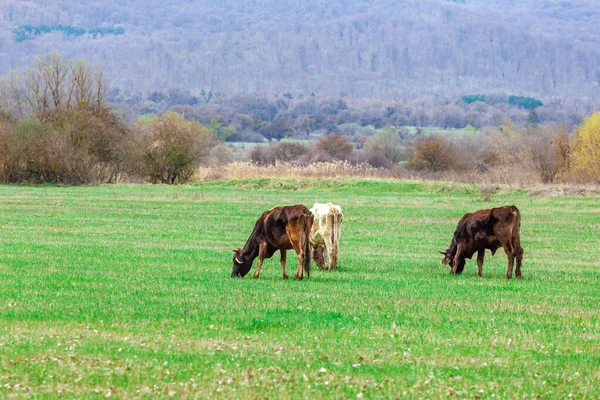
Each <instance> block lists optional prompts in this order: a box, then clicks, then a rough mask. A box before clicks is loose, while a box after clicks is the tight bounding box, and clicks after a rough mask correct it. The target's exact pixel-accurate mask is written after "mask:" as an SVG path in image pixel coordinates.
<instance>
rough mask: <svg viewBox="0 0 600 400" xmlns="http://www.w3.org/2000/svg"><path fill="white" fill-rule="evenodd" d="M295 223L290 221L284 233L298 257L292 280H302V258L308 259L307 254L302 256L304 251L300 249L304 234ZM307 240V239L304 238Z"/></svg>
mask: <svg viewBox="0 0 600 400" xmlns="http://www.w3.org/2000/svg"><path fill="white" fill-rule="evenodd" d="M298 225H299V224H298V222H297V221H291V222H290V223H289V224H288V226H287V227H286V229H285V230H286V233H287V235H288V238H289V239H290V242H291V243H292V246H293V247H294V250H295V251H296V254H297V255H298V268H296V273H295V274H294V279H298V280H302V278H303V277H304V274H303V271H304V269H303V268H302V265H303V263H304V257H305V256H306V257H309V255H308V254H306V255H304V249H303V248H302V235H303V234H304V233H303V231H302V230H301V229H299V228H300V227H299V226H298ZM306 240H308V238H306Z"/></svg>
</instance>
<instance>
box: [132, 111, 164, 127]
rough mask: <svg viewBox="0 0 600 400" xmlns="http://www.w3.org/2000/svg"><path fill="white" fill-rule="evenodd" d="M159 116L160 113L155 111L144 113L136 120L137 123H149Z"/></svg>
mask: <svg viewBox="0 0 600 400" xmlns="http://www.w3.org/2000/svg"><path fill="white" fill-rule="evenodd" d="M157 118H158V115H156V114H153V113H148V114H142V115H140V116H139V117H138V119H136V120H135V125H148V124H150V123H152V121H154V120H155V119H157Z"/></svg>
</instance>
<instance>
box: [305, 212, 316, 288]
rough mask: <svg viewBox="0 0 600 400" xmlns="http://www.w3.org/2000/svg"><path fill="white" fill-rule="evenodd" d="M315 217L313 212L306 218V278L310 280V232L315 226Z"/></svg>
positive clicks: (306, 215)
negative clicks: (313, 225)
mask: <svg viewBox="0 0 600 400" xmlns="http://www.w3.org/2000/svg"><path fill="white" fill-rule="evenodd" d="M313 219H314V217H313V215H312V213H311V212H309V213H308V214H305V216H304V234H303V235H302V236H303V240H304V260H303V261H304V265H303V268H304V272H306V277H307V278H310V230H311V229H312V224H313Z"/></svg>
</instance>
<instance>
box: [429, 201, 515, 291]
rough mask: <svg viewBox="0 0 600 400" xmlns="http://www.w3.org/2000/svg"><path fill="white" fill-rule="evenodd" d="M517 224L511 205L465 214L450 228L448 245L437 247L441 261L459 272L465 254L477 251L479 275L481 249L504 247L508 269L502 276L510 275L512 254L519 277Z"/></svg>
mask: <svg viewBox="0 0 600 400" xmlns="http://www.w3.org/2000/svg"><path fill="white" fill-rule="evenodd" d="M520 227H521V213H520V212H519V209H518V208H517V207H515V206H504V207H498V208H492V209H489V210H479V211H475V212H473V213H467V214H465V215H464V216H463V217H462V218H461V219H460V221H459V222H458V226H457V227H456V231H454V237H453V238H452V243H451V244H450V248H449V249H447V250H445V251H440V253H442V254H443V255H444V259H443V260H442V264H444V265H446V264H449V265H450V267H451V269H450V273H451V274H460V273H462V271H463V269H464V268H465V258H468V259H470V258H471V257H472V256H473V254H475V253H477V267H478V274H479V276H482V275H483V259H484V257H485V250H486V249H489V250H491V251H492V255H494V253H495V252H496V250H498V248H500V247H502V248H504V252H505V253H506V256H507V257H508V270H507V271H506V277H507V278H508V279H510V278H511V277H512V270H513V264H514V260H515V258H516V259H517V269H516V271H515V275H516V277H517V279H522V276H521V263H522V261H523V248H522V247H521V241H520V238H519V229H520Z"/></svg>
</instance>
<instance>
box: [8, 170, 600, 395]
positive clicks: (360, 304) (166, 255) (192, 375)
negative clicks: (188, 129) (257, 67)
mask: <svg viewBox="0 0 600 400" xmlns="http://www.w3.org/2000/svg"><path fill="white" fill-rule="evenodd" d="M294 182H295V181H294ZM286 187H299V186H298V185H285V184H284V185H281V184H280V180H279V179H276V180H269V179H255V180H242V181H226V182H217V183H201V184H198V185H197V186H174V187H166V186H150V185H140V186H128V185H116V186H95V187H53V186H6V185H1V186H0V202H1V203H0V204H1V209H2V211H1V212H0V227H1V230H0V232H1V233H0V397H9V396H15V395H16V396H22V397H24V396H36V397H49V396H58V395H60V394H62V395H66V396H67V397H74V398H75V397H77V398H80V397H82V396H83V395H84V394H88V395H89V394H96V396H97V397H100V396H109V395H113V396H115V397H117V398H130V397H168V396H173V397H183V396H189V397H193V396H196V397H199V398H207V397H209V396H216V397H227V398H236V397H238V398H393V397H402V396H406V397H407V398H439V397H445V396H455V397H457V398H482V399H483V398H492V397H497V398H504V399H508V398H534V397H541V398H567V397H570V396H573V397H574V398H580V399H581V398H590V399H592V398H596V399H597V398H600V307H599V304H600V283H599V280H600V253H599V246H598V244H599V234H600V198H599V197H533V198H532V197H530V196H529V195H528V194H527V193H526V192H524V191H515V192H505V193H503V194H497V195H492V202H482V201H481V195H480V194H479V191H478V190H477V188H476V187H474V186H467V185H455V184H441V183H440V184H430V183H416V182H394V181H359V180H323V181H305V182H304V183H303V185H301V186H300V189H299V190H295V191H281V189H278V188H286ZM316 200H318V201H332V202H335V203H338V204H340V205H341V206H342V207H343V208H344V212H345V216H346V218H345V222H344V224H345V225H344V226H343V228H342V239H341V258H340V265H339V267H340V268H339V270H338V271H333V272H323V271H318V270H316V269H314V270H313V272H312V274H311V278H310V279H309V280H306V279H305V280H304V281H301V282H298V281H294V280H291V279H290V280H287V281H284V280H282V279H281V267H280V266H279V263H278V260H277V255H276V256H275V257H274V258H273V259H271V260H268V261H267V262H266V263H265V265H264V268H263V270H262V274H261V278H260V279H259V280H253V279H252V278H251V277H250V276H251V275H248V276H247V277H246V278H245V279H231V278H230V277H229V274H230V271H231V259H232V252H231V250H232V249H233V248H234V247H237V246H242V245H243V244H244V242H245V240H246V238H247V236H248V234H249V233H250V231H251V229H252V227H253V225H254V222H255V221H256V218H257V217H258V215H259V214H260V212H262V211H263V210H265V209H267V208H270V207H272V206H274V205H278V204H291V203H303V204H305V205H307V206H311V205H312V203H313V202H314V201H316ZM503 204H515V205H517V206H518V207H519V208H520V209H521V213H522V230H521V237H522V245H523V248H524V249H525V259H524V265H523V276H524V279H523V280H522V281H517V280H509V281H507V280H506V279H505V277H504V275H505V272H506V258H505V256H504V255H503V254H502V251H499V252H498V253H497V254H496V256H495V257H490V256H489V253H488V257H487V259H486V263H485V265H484V271H483V272H484V277H483V278H478V277H477V268H476V265H475V261H474V260H473V261H469V262H468V263H467V267H466V269H465V273H464V274H462V275H461V276H450V275H449V274H448V272H449V270H448V268H446V267H443V266H440V265H439V262H440V259H441V255H440V254H439V253H438V250H443V249H445V248H446V247H447V246H448V244H449V242H450V239H451V236H452V233H453V230H454V228H455V226H456V223H457V221H458V219H459V218H460V217H461V216H462V215H463V213H465V212H467V211H470V210H475V209H479V208H488V207H492V206H497V205H503ZM288 254H289V255H288V257H289V258H288V265H290V266H294V265H295V256H293V255H292V254H290V253H288ZM313 265H314V264H313Z"/></svg>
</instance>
